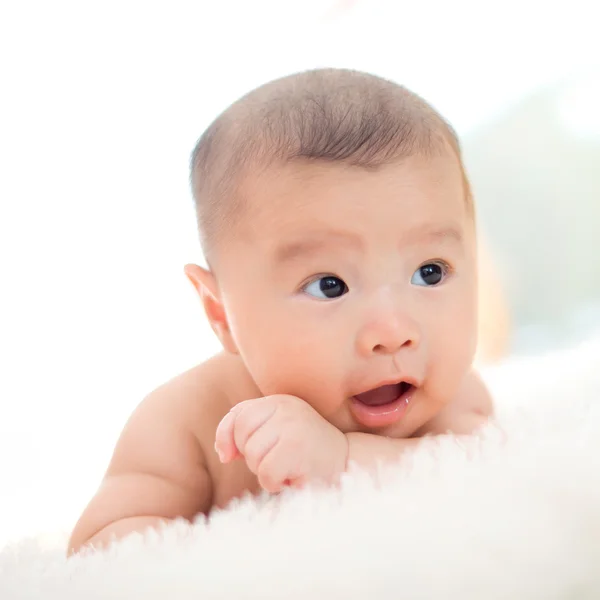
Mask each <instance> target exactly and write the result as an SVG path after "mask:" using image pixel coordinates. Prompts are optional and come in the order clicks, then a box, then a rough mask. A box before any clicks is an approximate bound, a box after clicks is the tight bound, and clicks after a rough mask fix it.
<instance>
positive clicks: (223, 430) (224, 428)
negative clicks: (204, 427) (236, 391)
mask: <svg viewBox="0 0 600 600" xmlns="http://www.w3.org/2000/svg"><path fill="white" fill-rule="evenodd" d="M234 425H235V413H234V412H233V411H230V412H228V413H227V414H226V415H225V416H224V417H223V419H221V422H220V423H219V425H218V427H217V432H216V434H215V450H216V452H217V454H218V455H219V460H220V461H221V462H224V463H226V462H230V461H232V460H234V459H236V458H239V457H240V453H239V451H238V449H237V447H236V445H235V440H234V437H233V427H234Z"/></svg>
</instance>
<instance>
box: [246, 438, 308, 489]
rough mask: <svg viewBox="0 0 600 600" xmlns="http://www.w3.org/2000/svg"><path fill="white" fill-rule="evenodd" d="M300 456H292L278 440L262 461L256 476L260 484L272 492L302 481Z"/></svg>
mask: <svg viewBox="0 0 600 600" xmlns="http://www.w3.org/2000/svg"><path fill="white" fill-rule="evenodd" d="M297 463H298V457H294V456H290V455H289V453H286V452H284V451H283V450H282V447H281V441H279V442H277V443H276V444H275V445H274V446H273V448H271V450H270V451H269V452H267V454H266V456H265V457H264V458H263V460H262V461H261V462H260V464H259V466H258V469H257V472H256V476H257V478H258V483H259V484H260V486H261V487H262V488H263V489H264V490H266V491H267V492H269V493H271V494H275V493H278V492H281V490H283V488H284V487H286V486H289V485H295V484H297V483H298V482H299V481H300V477H299V474H298V473H299V472H298V464H297Z"/></svg>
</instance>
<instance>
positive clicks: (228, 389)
mask: <svg viewBox="0 0 600 600" xmlns="http://www.w3.org/2000/svg"><path fill="white" fill-rule="evenodd" d="M250 388H251V384H250V382H249V377H248V375H247V373H246V372H245V369H244V368H243V365H242V364H241V360H240V359H239V357H237V356H234V355H229V354H226V353H220V354H217V355H216V356H214V357H212V358H211V359H209V360H207V361H206V362H203V363H201V364H199V365H197V366H195V367H193V368H191V369H189V370H188V371H185V372H184V373H181V374H180V375H178V376H177V377H175V378H173V379H171V380H170V381H168V382H167V383H165V384H163V385H162V386H161V387H159V388H158V389H157V390H155V391H154V392H153V394H152V395H154V396H155V397H156V399H157V401H158V402H159V403H160V402H161V399H164V401H165V402H166V404H167V405H168V410H169V411H170V412H171V413H172V418H175V419H177V420H178V421H179V422H180V423H181V425H182V426H185V427H187V428H189V429H190V431H191V432H192V433H193V434H194V435H195V436H196V437H197V438H198V439H200V441H202V440H203V439H205V438H206V436H207V435H208V436H209V437H210V439H211V443H214V433H215V430H216V428H217V425H218V424H219V422H220V421H221V419H222V418H223V417H224V416H225V415H226V414H227V412H228V411H229V410H230V409H231V407H232V406H233V405H234V404H236V403H237V402H239V401H240V400H245V399H247V398H250V397H251V395H252V392H251V390H250Z"/></svg>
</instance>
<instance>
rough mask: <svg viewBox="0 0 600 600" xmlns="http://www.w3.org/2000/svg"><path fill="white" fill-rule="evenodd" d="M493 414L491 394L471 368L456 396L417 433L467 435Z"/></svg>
mask: <svg viewBox="0 0 600 600" xmlns="http://www.w3.org/2000/svg"><path fill="white" fill-rule="evenodd" d="M493 414H494V403H493V401H492V396H491V394H490V392H489V390H488V388H487V386H486V385H485V383H484V382H483V380H482V379H481V376H480V375H479V374H478V373H477V372H476V371H475V370H472V371H471V372H470V373H468V374H467V376H466V377H465V381H464V383H463V385H462V386H461V388H460V390H459V392H458V394H457V395H456V398H454V400H453V401H452V402H450V403H449V404H448V406H446V407H445V408H444V409H443V410H442V411H441V412H440V413H439V414H438V415H437V416H436V417H434V418H433V419H432V420H431V421H429V423H427V424H426V425H425V427H423V428H422V430H421V431H419V435H426V434H434V435H435V434H444V433H448V432H451V433H455V434H458V435H462V434H465V435H468V434H470V433H473V431H475V430H476V429H477V428H479V427H480V426H481V425H484V424H485V423H486V422H487V421H488V419H490V418H491V417H492V416H493Z"/></svg>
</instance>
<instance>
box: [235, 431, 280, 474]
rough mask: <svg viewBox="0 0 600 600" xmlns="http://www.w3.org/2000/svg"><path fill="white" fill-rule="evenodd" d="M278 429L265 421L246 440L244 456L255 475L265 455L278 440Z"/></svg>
mask: <svg viewBox="0 0 600 600" xmlns="http://www.w3.org/2000/svg"><path fill="white" fill-rule="evenodd" d="M279 437H280V431H279V430H278V429H277V428H276V427H271V425H270V423H266V424H265V425H263V426H262V427H259V428H258V429H257V430H256V431H255V432H254V433H253V434H252V435H251V436H250V437H249V438H248V441H247V442H246V445H245V448H244V458H245V459H246V464H247V465H248V468H249V469H250V470H251V471H252V472H253V473H254V474H255V475H256V474H257V473H258V470H259V468H260V464H261V463H262V461H263V460H264V458H265V456H267V454H268V453H269V452H270V451H271V450H272V449H273V448H274V446H275V444H277V442H278V441H279Z"/></svg>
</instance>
